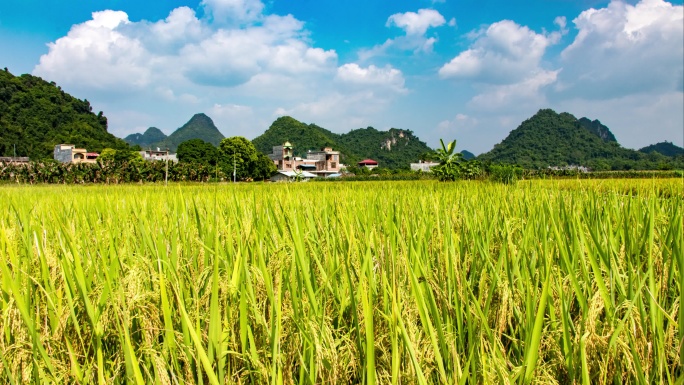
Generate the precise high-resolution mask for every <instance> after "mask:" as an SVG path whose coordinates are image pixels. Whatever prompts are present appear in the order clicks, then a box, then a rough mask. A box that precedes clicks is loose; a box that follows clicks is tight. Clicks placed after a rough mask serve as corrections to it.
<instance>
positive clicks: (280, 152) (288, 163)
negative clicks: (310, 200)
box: [268, 142, 341, 177]
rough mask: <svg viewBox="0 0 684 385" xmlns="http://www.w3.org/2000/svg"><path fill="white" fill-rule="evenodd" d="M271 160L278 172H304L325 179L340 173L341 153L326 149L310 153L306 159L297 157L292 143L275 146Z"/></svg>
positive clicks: (329, 148) (270, 156) (330, 148)
mask: <svg viewBox="0 0 684 385" xmlns="http://www.w3.org/2000/svg"><path fill="white" fill-rule="evenodd" d="M268 157H269V159H271V160H272V161H273V163H274V164H275V165H276V168H277V169H278V171H284V172H287V171H294V170H302V171H307V172H310V173H311V174H313V175H315V176H322V177H325V176H327V175H330V174H338V173H339V172H340V167H341V165H340V152H339V151H333V149H332V147H324V148H322V149H321V150H320V151H309V152H308V153H307V154H306V158H300V157H295V156H294V152H293V147H292V144H291V143H290V142H285V143H283V145H281V146H273V150H272V153H271V154H269V155H268Z"/></svg>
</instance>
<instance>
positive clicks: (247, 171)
mask: <svg viewBox="0 0 684 385" xmlns="http://www.w3.org/2000/svg"><path fill="white" fill-rule="evenodd" d="M219 152H220V157H219V159H220V160H219V166H220V167H221V168H222V169H223V170H224V172H225V173H226V175H230V176H231V179H232V176H233V170H235V174H236V178H237V180H247V179H253V175H252V170H253V168H254V163H256V162H257V161H258V159H259V152H258V151H257V149H256V147H254V145H253V144H252V142H250V141H249V140H247V139H246V138H244V137H242V136H233V137H230V138H225V139H223V140H222V141H221V143H220V144H219Z"/></svg>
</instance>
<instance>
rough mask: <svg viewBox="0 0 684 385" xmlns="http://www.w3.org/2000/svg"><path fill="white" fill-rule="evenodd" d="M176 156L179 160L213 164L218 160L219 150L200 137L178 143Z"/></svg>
mask: <svg viewBox="0 0 684 385" xmlns="http://www.w3.org/2000/svg"><path fill="white" fill-rule="evenodd" d="M176 156H177V157H178V161H179V162H184V163H199V164H205V165H210V166H214V165H216V162H217V161H218V158H219V151H218V149H217V148H216V147H215V146H214V145H213V144H211V143H209V142H205V141H203V140H202V139H190V140H187V141H185V142H183V143H181V144H179V145H178V150H177V151H176Z"/></svg>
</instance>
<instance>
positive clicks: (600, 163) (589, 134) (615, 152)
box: [478, 109, 682, 170]
mask: <svg viewBox="0 0 684 385" xmlns="http://www.w3.org/2000/svg"><path fill="white" fill-rule="evenodd" d="M587 122H590V123H592V124H593V125H594V126H595V128H597V129H596V130H590V129H589V128H587V127H586V126H587ZM594 122H598V121H593V122H592V121H590V120H589V119H586V118H585V119H581V120H578V119H577V118H575V117H574V116H573V115H571V114H569V113H567V112H563V113H560V114H559V113H556V112H555V111H553V110H551V109H543V110H539V112H537V114H535V115H534V116H533V117H531V118H530V119H527V120H525V121H524V122H522V124H520V126H518V128H516V129H515V130H513V131H511V133H510V134H509V135H508V137H506V139H504V140H503V141H502V142H501V143H499V144H497V145H495V146H494V148H493V149H492V150H491V151H489V152H488V153H485V154H482V155H480V156H479V157H478V159H480V160H482V161H491V162H500V163H515V164H519V165H521V166H523V167H525V168H546V167H549V166H566V165H582V166H588V167H589V168H592V169H594V170H626V169H665V168H673V167H674V168H680V167H682V165H681V164H680V163H681V161H678V160H673V159H672V158H667V157H664V156H662V155H660V154H650V155H647V154H644V153H641V152H638V151H634V150H630V149H626V148H623V147H621V146H620V145H619V144H618V143H617V142H616V141H613V140H612V139H611V138H613V139H614V136H613V134H612V133H611V132H610V130H609V129H608V127H605V126H602V125H600V122H598V124H594Z"/></svg>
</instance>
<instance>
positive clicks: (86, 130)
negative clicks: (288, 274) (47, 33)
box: [0, 70, 129, 160]
mask: <svg viewBox="0 0 684 385" xmlns="http://www.w3.org/2000/svg"><path fill="white" fill-rule="evenodd" d="M60 143H70V144H74V145H76V146H77V147H82V148H86V149H87V150H88V151H95V152H99V151H101V150H102V149H103V148H106V147H110V148H114V149H128V148H129V146H128V145H127V144H126V143H125V142H124V141H123V140H121V139H118V138H116V137H115V136H114V135H112V134H110V133H109V132H107V118H106V117H105V116H104V115H103V114H102V112H100V113H99V114H94V113H93V112H92V107H91V106H90V103H89V102H88V101H87V100H79V99H76V98H74V97H73V96H71V95H69V94H67V93H65V92H64V91H62V89H61V88H60V87H58V86H57V85H56V84H55V83H54V82H53V83H48V82H46V81H44V80H43V79H41V78H39V77H36V76H32V75H21V76H14V75H12V74H11V73H10V72H8V71H5V70H0V156H13V155H14V145H15V144H16V153H17V156H28V157H29V158H31V160H43V159H52V154H53V151H54V147H55V145H56V144H60Z"/></svg>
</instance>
